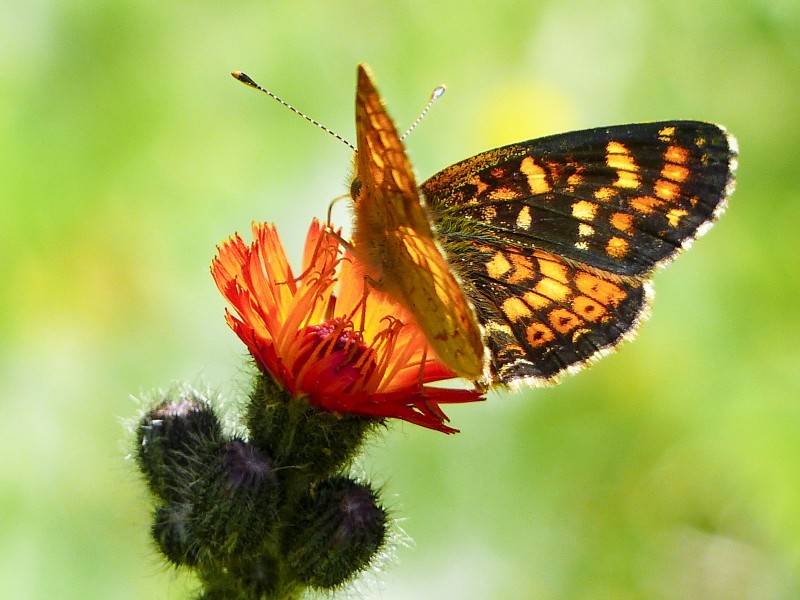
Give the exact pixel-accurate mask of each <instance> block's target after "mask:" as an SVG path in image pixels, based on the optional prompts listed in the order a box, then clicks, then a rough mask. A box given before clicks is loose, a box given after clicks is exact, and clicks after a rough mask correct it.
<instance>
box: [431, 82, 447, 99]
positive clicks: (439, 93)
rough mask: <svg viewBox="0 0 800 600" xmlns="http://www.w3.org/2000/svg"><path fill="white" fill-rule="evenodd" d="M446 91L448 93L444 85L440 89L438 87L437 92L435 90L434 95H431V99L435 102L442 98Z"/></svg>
mask: <svg viewBox="0 0 800 600" xmlns="http://www.w3.org/2000/svg"><path fill="white" fill-rule="evenodd" d="M446 91H447V88H446V87H445V85H444V84H442V85H440V86H439V87H437V88H436V89H435V90H433V93H432V94H431V98H432V99H433V100H438V99H439V98H441V97H442V96H443V95H444V93H445V92H446Z"/></svg>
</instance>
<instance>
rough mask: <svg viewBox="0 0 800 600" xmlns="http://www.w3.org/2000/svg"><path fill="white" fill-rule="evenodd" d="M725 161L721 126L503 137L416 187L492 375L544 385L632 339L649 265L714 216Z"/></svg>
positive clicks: (727, 147)
mask: <svg viewBox="0 0 800 600" xmlns="http://www.w3.org/2000/svg"><path fill="white" fill-rule="evenodd" d="M735 166H736V145H735V140H734V139H733V138H732V137H731V136H729V135H728V134H727V133H726V132H725V130H724V129H722V128H720V127H718V126H716V125H712V124H709V123H701V122H695V121H674V122H664V123H649V124H633V125H621V126H616V127H606V128H598V129H590V130H586V131H577V132H570V133H566V134H560V135H554V136H549V137H545V138H540V139H536V140H531V141H528V142H522V143H519V144H513V145H510V146H505V147H503V148H498V149H495V150H490V151H488V152H484V153H482V154H479V155H477V156H475V157H473V158H470V159H467V160H465V161H462V162H460V163H457V164H455V165H452V166H450V167H448V168H446V169H444V170H443V171H441V172H440V173H438V174H436V175H434V176H433V177H431V178H430V179H429V180H427V181H426V182H424V183H423V184H422V186H421V190H422V192H423V194H424V196H425V200H426V205H427V207H428V211H429V213H430V214H431V215H432V218H433V221H434V223H435V226H436V229H437V233H438V240H439V242H440V243H441V245H442V247H443V248H444V250H445V254H446V255H447V257H448V259H449V261H450V264H451V265H452V267H453V269H454V270H455V271H456V272H457V274H458V275H459V276H460V278H461V280H462V283H463V285H464V289H465V291H466V293H467V295H468V296H469V297H470V298H471V299H472V300H473V303H474V305H475V308H476V311H477V313H478V319H479V321H480V322H481V324H482V325H483V326H484V328H485V329H486V336H487V344H488V346H489V348H490V350H491V353H492V364H491V370H492V381H491V383H499V384H510V383H517V382H524V383H532V384H536V383H541V382H548V381H552V380H554V379H557V378H558V377H559V376H560V375H561V374H563V373H564V372H567V371H571V370H577V369H579V368H581V367H582V366H583V365H584V364H585V363H587V362H588V361H590V360H592V359H594V358H597V357H599V356H602V355H603V354H604V353H607V352H608V351H610V350H611V349H613V348H614V347H615V346H616V345H617V344H619V343H620V342H621V341H623V340H624V339H626V338H628V337H630V336H631V335H632V334H633V332H634V331H635V329H636V326H637V325H638V323H639V322H641V320H642V319H643V317H644V316H645V313H646V310H647V307H648V305H649V299H650V297H651V292H650V287H649V286H650V283H649V281H648V279H649V277H650V275H651V273H652V272H653V270H654V269H656V268H657V267H659V266H662V265H665V264H667V263H668V262H670V261H671V260H672V259H673V258H674V257H675V256H676V255H677V254H678V253H679V252H680V251H681V249H683V248H686V247H688V246H689V244H691V242H692V241H693V240H694V239H695V238H696V237H697V236H699V235H701V234H702V233H703V232H705V231H706V230H707V229H708V228H709V227H710V226H711V224H713V222H714V221H715V220H716V219H717V218H718V217H719V215H720V214H721V213H722V212H723V211H724V209H725V205H726V200H727V197H728V195H730V193H731V192H732V190H733V172H734V170H735ZM590 282H591V285H590Z"/></svg>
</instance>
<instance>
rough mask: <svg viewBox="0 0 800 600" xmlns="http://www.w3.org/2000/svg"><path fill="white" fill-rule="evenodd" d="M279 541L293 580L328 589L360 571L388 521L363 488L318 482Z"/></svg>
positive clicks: (346, 482)
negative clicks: (292, 524)
mask: <svg viewBox="0 0 800 600" xmlns="http://www.w3.org/2000/svg"><path fill="white" fill-rule="evenodd" d="M298 509H299V510H298V512H299V514H298V515H297V517H296V519H295V524H294V526H293V527H292V528H290V530H289V531H288V532H287V535H286V536H285V538H284V552H285V553H286V554H287V561H288V563H289V565H290V566H291V568H292V569H293V571H294V572H295V574H296V576H297V578H298V579H299V580H300V581H302V582H303V583H304V584H306V585H309V586H311V587H316V588H333V587H336V586H338V585H341V584H342V583H344V582H346V581H348V580H349V579H351V578H352V577H354V576H355V575H357V574H358V573H359V572H360V571H362V570H364V569H365V568H366V567H367V566H368V565H369V561H370V560H371V559H372V557H373V556H374V555H375V554H376V553H377V552H378V550H380V548H381V546H382V545H383V542H384V539H385V538H386V530H387V527H388V517H387V515H386V511H385V510H384V508H383V507H382V506H380V505H379V504H378V495H377V493H376V492H375V491H374V490H373V489H372V488H371V487H370V486H368V485H366V484H361V483H357V482H355V481H353V480H351V479H349V478H347V477H334V478H331V479H328V480H327V481H323V482H322V483H321V484H319V485H318V486H317V487H316V488H315V489H314V490H313V491H312V492H311V493H309V494H308V495H307V496H306V497H305V498H304V499H303V500H301V502H300V505H299V507H298Z"/></svg>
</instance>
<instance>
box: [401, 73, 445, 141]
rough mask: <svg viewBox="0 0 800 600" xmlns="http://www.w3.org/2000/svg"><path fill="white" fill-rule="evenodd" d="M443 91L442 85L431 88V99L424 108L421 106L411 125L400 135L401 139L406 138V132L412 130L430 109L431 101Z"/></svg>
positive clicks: (439, 96)
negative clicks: (420, 110)
mask: <svg viewBox="0 0 800 600" xmlns="http://www.w3.org/2000/svg"><path fill="white" fill-rule="evenodd" d="M444 92H445V87H444V86H443V85H440V86H439V87H437V88H436V89H435V90H433V92H431V99H430V100H428V103H427V104H426V105H425V108H423V109H422V112H421V113H419V116H418V117H417V118H416V120H415V121H414V122H413V123H412V124H411V127H409V128H408V129H406V132H405V133H404V134H403V135H401V136H400V139H401V140H404V139H406V137H408V134H409V133H411V132H412V131H414V129H415V128H416V126H417V125H419V124H420V122H421V121H422V119H423V118H424V117H425V115H426V114H428V111H429V110H430V109H431V106H433V103H434V102H436V101H437V100H438V99H439V98H441V97H442V96H443V95H444Z"/></svg>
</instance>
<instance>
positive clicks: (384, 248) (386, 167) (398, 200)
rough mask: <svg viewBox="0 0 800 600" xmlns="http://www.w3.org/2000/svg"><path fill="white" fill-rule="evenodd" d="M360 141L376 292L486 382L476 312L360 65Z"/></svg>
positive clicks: (359, 181) (360, 185) (366, 234)
mask: <svg viewBox="0 0 800 600" xmlns="http://www.w3.org/2000/svg"><path fill="white" fill-rule="evenodd" d="M356 139H357V146H358V152H357V153H356V155H355V170H356V178H355V181H354V184H353V186H352V192H351V193H352V196H353V200H354V206H355V225H354V231H353V248H354V252H355V254H356V256H357V257H358V259H359V260H360V261H361V262H362V263H364V264H365V265H367V267H368V271H369V275H370V277H371V278H372V280H373V284H374V285H375V287H376V288H377V289H379V290H380V291H382V292H384V293H386V294H387V295H389V296H390V297H391V298H392V299H394V300H395V301H396V302H398V303H400V304H401V305H403V306H404V307H405V308H406V309H408V310H409V312H411V314H412V315H413V316H414V318H415V319H416V321H417V323H418V324H419V326H420V328H421V329H422V330H423V332H424V333H425V335H426V337H427V338H428V340H429V342H430V344H431V346H432V347H433V349H434V351H435V352H436V354H437V356H438V357H439V358H440V359H441V360H442V361H443V362H444V363H445V364H447V365H448V366H449V367H450V368H451V369H453V371H455V372H456V373H457V374H458V375H460V376H462V377H466V378H469V379H477V378H479V377H481V376H482V375H483V373H484V371H485V360H484V355H485V350H484V345H483V339H482V333H481V330H480V327H479V326H478V323H477V320H476V316H475V312H474V310H473V308H472V307H471V306H470V303H469V301H468V300H467V298H466V297H465V295H464V293H463V291H462V290H461V286H460V284H459V282H458V281H456V279H455V277H454V276H453V273H452V272H451V269H450V267H449V265H448V264H447V261H446V260H445V258H444V256H443V255H442V252H441V250H440V249H439V247H438V246H437V245H436V242H435V241H434V235H433V231H432V230H431V225H430V221H429V219H428V215H427V214H426V212H425V209H424V208H423V207H422V205H421V204H420V197H419V191H418V188H417V184H416V181H415V179H414V173H413V170H412V168H411V163H410V162H409V160H408V157H407V156H406V153H405V149H404V147H403V144H402V142H401V140H400V137H399V136H398V135H397V130H396V129H395V126H394V124H393V123H392V120H391V119H390V118H389V115H388V114H387V113H386V109H385V108H384V106H383V103H382V102H381V99H380V96H379V95H378V92H377V90H376V89H375V86H374V84H373V83H372V81H371V80H370V77H369V74H368V73H367V71H366V69H365V68H364V67H363V65H362V66H359V68H358V84H357V88H356Z"/></svg>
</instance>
